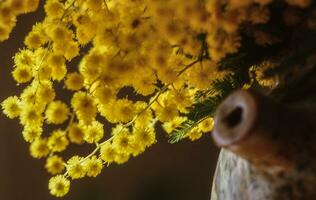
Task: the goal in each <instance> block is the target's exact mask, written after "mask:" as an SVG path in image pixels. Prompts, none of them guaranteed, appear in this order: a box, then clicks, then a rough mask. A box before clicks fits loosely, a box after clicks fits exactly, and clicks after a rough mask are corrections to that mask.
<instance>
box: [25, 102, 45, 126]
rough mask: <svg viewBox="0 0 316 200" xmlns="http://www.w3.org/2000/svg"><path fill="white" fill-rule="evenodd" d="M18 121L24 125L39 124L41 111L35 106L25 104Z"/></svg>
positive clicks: (41, 119) (41, 118)
mask: <svg viewBox="0 0 316 200" xmlns="http://www.w3.org/2000/svg"><path fill="white" fill-rule="evenodd" d="M20 122H21V124H23V125H25V126H28V125H40V124H42V122H43V117H42V113H41V111H40V110H39V109H38V108H37V107H35V106H25V107H23V108H22V111H21V115H20Z"/></svg>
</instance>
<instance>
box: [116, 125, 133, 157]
mask: <svg viewBox="0 0 316 200" xmlns="http://www.w3.org/2000/svg"><path fill="white" fill-rule="evenodd" d="M115 131H117V133H114V139H113V147H114V148H115V150H116V151H117V152H118V153H119V154H121V153H124V154H129V153H130V152H131V148H132V143H133V139H134V138H133V137H132V136H131V134H130V133H129V131H128V130H127V129H126V128H123V129H121V128H120V127H117V128H116V130H114V131H113V132H115Z"/></svg>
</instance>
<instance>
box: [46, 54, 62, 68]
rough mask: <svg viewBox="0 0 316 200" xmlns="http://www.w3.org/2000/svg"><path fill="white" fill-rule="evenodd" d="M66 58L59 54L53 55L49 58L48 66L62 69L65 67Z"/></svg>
mask: <svg viewBox="0 0 316 200" xmlns="http://www.w3.org/2000/svg"><path fill="white" fill-rule="evenodd" d="M65 62H66V61H65V58H64V56H63V55H61V54H58V53H51V54H50V55H49V56H48V58H47V64H48V65H49V66H52V67H61V66H64V65H65Z"/></svg>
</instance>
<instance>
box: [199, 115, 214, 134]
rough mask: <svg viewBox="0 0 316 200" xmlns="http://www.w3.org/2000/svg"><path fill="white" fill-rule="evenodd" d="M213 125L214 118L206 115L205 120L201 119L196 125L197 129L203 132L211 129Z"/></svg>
mask: <svg viewBox="0 0 316 200" xmlns="http://www.w3.org/2000/svg"><path fill="white" fill-rule="evenodd" d="M213 126H214V119H213V118H212V117H208V118H206V119H205V120H203V121H202V122H201V123H199V125H198V129H199V130H200V131H202V132H204V133H206V132H210V131H212V129H213Z"/></svg>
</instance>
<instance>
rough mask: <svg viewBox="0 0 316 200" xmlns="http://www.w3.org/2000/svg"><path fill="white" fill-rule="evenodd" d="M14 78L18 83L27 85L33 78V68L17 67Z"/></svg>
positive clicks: (13, 73) (13, 74)
mask: <svg viewBox="0 0 316 200" xmlns="http://www.w3.org/2000/svg"><path fill="white" fill-rule="evenodd" d="M12 76H13V78H14V80H15V81H16V82H17V83H27V82H29V81H30V80H31V79H32V78H33V76H32V68H31V67H29V66H19V67H15V68H14V70H13V72H12Z"/></svg>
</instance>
